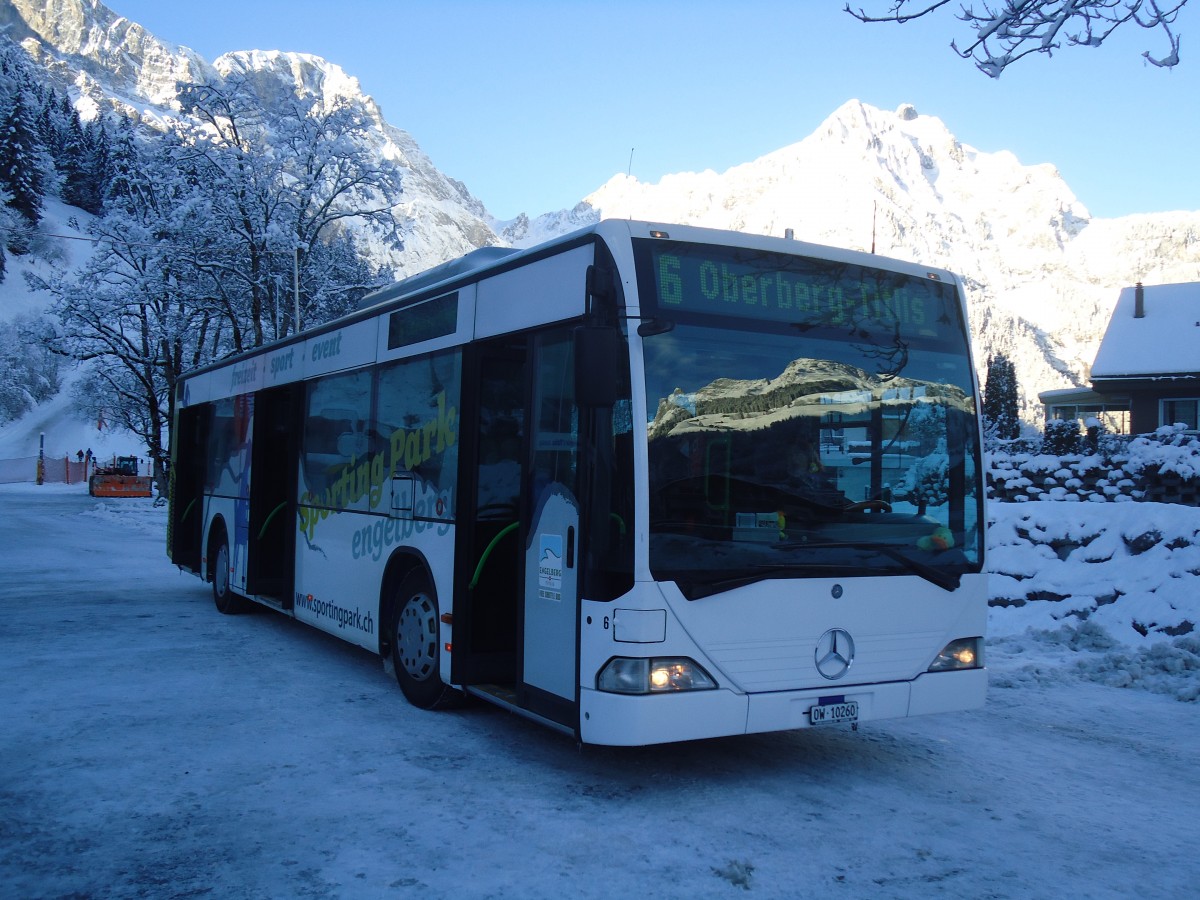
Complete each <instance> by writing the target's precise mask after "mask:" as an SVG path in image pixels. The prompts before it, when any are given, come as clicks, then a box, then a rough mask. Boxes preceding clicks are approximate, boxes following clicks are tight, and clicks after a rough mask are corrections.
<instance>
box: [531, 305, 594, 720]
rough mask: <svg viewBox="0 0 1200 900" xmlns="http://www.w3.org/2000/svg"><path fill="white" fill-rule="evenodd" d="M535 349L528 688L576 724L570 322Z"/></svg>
mask: <svg viewBox="0 0 1200 900" xmlns="http://www.w3.org/2000/svg"><path fill="white" fill-rule="evenodd" d="M533 350H534V355H533V390H532V408H531V410H530V412H531V415H530V455H531V461H530V468H529V477H528V480H527V482H526V483H527V485H528V489H529V496H528V498H527V500H528V501H529V502H530V503H531V506H530V507H529V509H530V518H529V527H528V529H526V531H525V535H526V540H525V565H524V569H525V591H524V604H523V616H522V640H521V647H522V654H521V680H522V686H521V688H522V690H521V694H522V698H523V704H524V706H525V707H526V708H528V709H529V710H530V711H532V712H535V713H537V714H538V715H540V716H544V717H545V718H548V719H551V720H553V721H555V722H559V723H561V724H563V725H568V726H570V727H572V728H575V727H577V725H578V721H577V720H578V685H579V674H578V668H579V667H578V646H577V640H578V632H579V584H578V571H579V565H578V561H579V558H580V553H579V522H580V510H579V500H578V496H579V487H578V485H579V483H580V477H579V471H578V464H579V422H580V416H579V413H578V411H577V408H576V404H575V384H574V382H575V371H574V356H573V343H572V340H571V332H570V330H566V329H559V330H556V331H553V332H548V333H544V334H541V335H538V336H536V337H535V338H534V342H533Z"/></svg>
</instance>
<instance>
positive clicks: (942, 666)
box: [929, 638, 983, 672]
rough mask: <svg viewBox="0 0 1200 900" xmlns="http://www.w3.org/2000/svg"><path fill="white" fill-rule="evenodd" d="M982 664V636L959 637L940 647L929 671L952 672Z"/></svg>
mask: <svg viewBox="0 0 1200 900" xmlns="http://www.w3.org/2000/svg"><path fill="white" fill-rule="evenodd" d="M982 666H983V638H959V639H958V640H957V641H951V642H950V643H948V644H947V645H946V646H945V647H944V648H942V652H941V653H939V654H938V655H937V659H935V660H934V661H933V665H931V666H930V667H929V671H930V672H953V671H955V670H957V669H978V668H981V667H982Z"/></svg>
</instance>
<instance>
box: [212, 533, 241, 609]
mask: <svg viewBox="0 0 1200 900" xmlns="http://www.w3.org/2000/svg"><path fill="white" fill-rule="evenodd" d="M211 558H212V559H214V560H215V562H214V563H213V569H212V589H213V604H214V605H215V606H216V607H217V612H219V613H222V614H223V615H226V616H231V615H234V614H235V613H240V612H242V611H243V610H244V609H245V608H246V602H245V601H244V600H243V599H242V598H241V597H239V596H238V595H237V594H235V593H234V592H233V589H232V588H231V587H230V584H229V539H228V538H227V537H225V535H224V534H221V535H219V536H218V537H217V552H216V553H214V554H213V555H212V557H211Z"/></svg>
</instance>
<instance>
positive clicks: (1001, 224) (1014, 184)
mask: <svg viewBox="0 0 1200 900" xmlns="http://www.w3.org/2000/svg"><path fill="white" fill-rule="evenodd" d="M600 217H604V218H620V217H632V218H643V219H651V220H654V221H663V222H682V223H687V224H695V225H707V226H711V227H715V228H732V229H735V230H739V231H750V232H755V233H762V234H775V235H782V234H783V233H784V230H785V229H787V228H792V229H793V230H794V232H795V235H796V237H797V238H800V239H803V240H809V241H815V242H818V243H826V244H833V245H836V246H842V247H851V248H854V249H860V250H869V249H871V248H872V247H873V248H874V249H875V250H876V252H878V253H880V254H883V255H887V256H894V257H898V258H901V259H912V260H917V261H922V262H927V263H929V264H930V265H937V266H941V267H944V268H948V269H951V270H953V271H955V272H958V273H959V274H961V275H962V276H963V277H964V278H965V280H966V282H967V285H968V296H969V300H970V305H971V324H972V328H973V331H974V335H975V341H976V348H977V352H978V355H979V361H980V364H981V365H983V364H984V363H985V362H986V359H987V357H988V355H989V354H991V353H994V352H1003V353H1005V354H1007V355H1008V356H1009V358H1010V359H1012V360H1013V362H1014V364H1015V366H1016V370H1017V373H1018V380H1019V383H1020V388H1021V391H1022V395H1023V398H1022V399H1023V403H1024V406H1025V409H1024V418H1025V419H1027V420H1028V421H1033V422H1036V421H1037V420H1038V419H1039V417H1040V413H1041V411H1040V407H1039V406H1038V404H1037V393H1038V392H1039V391H1044V390H1048V389H1051V388H1060V387H1070V386H1077V385H1086V384H1087V383H1088V370H1089V367H1090V365H1091V362H1092V360H1093V359H1094V357H1095V353H1096V349H1097V347H1098V345H1099V341H1100V337H1101V336H1102V335H1103V332H1104V328H1105V326H1106V325H1107V323H1108V318H1109V316H1110V314H1111V312H1112V308H1113V306H1114V304H1115V303H1116V299H1117V295H1118V293H1119V291H1120V289H1121V288H1122V287H1125V286H1127V285H1130V284H1133V283H1135V282H1137V281H1142V282H1145V283H1147V284H1158V283H1173V282H1179V281H1195V280H1197V279H1200V212H1178V213H1160V214H1154V215H1138V216H1127V217H1124V218H1120V219H1108V220H1105V219H1093V218H1092V217H1091V215H1090V214H1089V212H1088V211H1087V209H1086V207H1085V206H1084V205H1083V204H1082V203H1081V202H1080V201H1079V200H1078V199H1077V198H1076V197H1075V195H1074V194H1073V193H1072V192H1071V190H1070V188H1069V187H1068V186H1067V184H1066V183H1065V182H1064V181H1063V179H1062V177H1061V176H1060V175H1059V173H1058V171H1057V170H1056V169H1055V168H1054V167H1053V166H1050V165H1037V166H1024V165H1021V163H1020V162H1019V161H1018V160H1017V159H1016V158H1015V157H1014V156H1013V155H1012V154H1011V153H1008V152H1005V151H1001V152H998V153H984V152H981V151H979V150H976V149H975V148H973V147H970V146H968V145H966V144H963V143H962V142H960V141H959V140H958V139H957V138H955V136H954V135H953V134H952V133H951V132H950V131H949V130H948V129H947V128H946V126H945V125H944V124H943V123H942V122H941V121H940V120H939V119H937V118H934V117H932V116H926V115H921V114H919V113H918V111H917V110H916V109H915V108H913V107H912V106H910V105H905V106H902V107H901V108H900V109H898V110H896V111H895V112H888V111H884V110H880V109H876V108H874V107H872V106H868V105H867V104H865V103H861V102H859V101H857V100H852V101H849V102H847V103H846V104H844V105H843V106H842V107H841V108H840V109H838V110H836V111H835V112H834V113H833V114H832V115H831V116H829V118H828V119H826V120H825V121H824V122H823V123H822V124H821V125H820V126H819V127H818V128H817V129H816V130H815V131H814V132H813V133H812V134H811V135H810V136H809V137H807V138H805V139H804V140H803V141H801V142H799V143H797V144H794V145H792V146H790V147H785V148H783V149H782V150H778V151H776V152H774V153H771V154H768V155H766V156H764V157H762V158H760V159H757V160H755V161H753V162H749V163H746V164H744V165H741V166H736V167H734V168H732V169H729V170H728V171H726V172H723V173H720V174H718V173H716V172H712V171H706V172H700V173H682V174H677V175H669V176H667V177H665V178H663V179H662V180H661V181H660V182H658V183H657V184H644V183H642V182H640V181H638V180H637V179H636V178H630V177H627V176H625V175H617V176H615V177H614V178H612V180H610V181H609V182H608V183H607V184H605V185H604V186H602V187H601V188H600V189H599V190H597V191H596V192H595V193H593V194H592V195H590V196H589V197H587V198H586V199H585V200H584V202H583V203H581V204H580V205H579V206H577V207H576V208H575V209H573V210H570V211H563V212H559V213H554V214H551V215H548V216H542V217H540V218H538V219H534V220H532V221H518V222H516V223H514V224H513V226H510V229H509V231H508V232H507V233H506V235H505V236H506V237H507V238H508V239H509V240H511V241H513V242H515V243H518V244H526V243H530V242H532V241H534V240H540V239H543V238H544V237H546V236H547V235H548V234H553V233H555V232H557V231H559V230H560V229H561V228H563V227H564V226H570V227H578V225H579V224H584V223H586V222H588V221H595V220H597V219H599V218H600Z"/></svg>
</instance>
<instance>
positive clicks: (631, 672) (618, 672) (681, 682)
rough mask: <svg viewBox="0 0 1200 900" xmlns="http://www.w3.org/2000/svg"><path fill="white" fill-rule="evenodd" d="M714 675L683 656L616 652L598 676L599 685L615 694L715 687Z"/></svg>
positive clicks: (662, 692)
mask: <svg viewBox="0 0 1200 900" xmlns="http://www.w3.org/2000/svg"><path fill="white" fill-rule="evenodd" d="M716 686H717V683H716V682H715V681H713V679H712V676H711V675H709V674H708V673H707V672H705V671H704V669H702V668H700V666H699V665H698V664H697V663H696V662H694V661H693V660H690V659H687V658H686V657H682V656H674V657H667V658H662V659H631V658H629V657H626V656H615V657H613V658H612V659H610V660H609V661H608V662H607V663H605V665H604V668H603V669H601V670H600V674H599V675H597V676H596V688H597V689H598V690H601V691H607V692H609V693H611V694H669V693H673V692H677V691H711V690H713V689H714V688H715V687H716Z"/></svg>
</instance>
